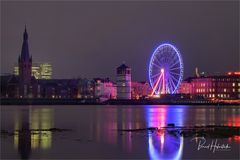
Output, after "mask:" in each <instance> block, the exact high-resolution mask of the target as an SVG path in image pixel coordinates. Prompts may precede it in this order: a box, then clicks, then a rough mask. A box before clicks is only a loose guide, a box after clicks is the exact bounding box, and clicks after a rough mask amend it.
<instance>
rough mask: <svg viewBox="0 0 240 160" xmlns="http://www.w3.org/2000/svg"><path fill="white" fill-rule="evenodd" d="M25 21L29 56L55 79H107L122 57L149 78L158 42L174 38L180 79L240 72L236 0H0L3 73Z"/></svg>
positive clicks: (136, 74)
mask: <svg viewBox="0 0 240 160" xmlns="http://www.w3.org/2000/svg"><path fill="white" fill-rule="evenodd" d="M25 24H26V25H27V29H28V33H29V52H30V55H32V58H33V62H49V63H51V64H52V66H53V77H54V78H74V77H86V78H93V77H110V78H111V79H115V76H116V67H117V66H119V65H120V64H121V63H122V62H123V61H125V62H126V64H127V65H128V66H130V67H131V68H132V79H133V80H147V72H148V65H149V60H150V58H151V54H152V52H153V51H154V50H155V48H156V47H157V46H158V45H159V44H161V43H163V42H170V43H172V44H174V45H175V46H176V47H177V48H178V49H179V51H180V52H181V54H182V57H183V63H184V77H185V78H186V77H188V76H192V75H193V72H194V69H195V67H199V70H200V71H206V72H209V73H214V72H222V73H224V72H227V71H232V70H239V68H240V66H239V63H240V62H239V2H238V1H231V2H227V1H220V2H212V1H211V2H207V1H204V2H190V1H189V2H187V1H184V2H163V1H159V2H143V1H139V2H107V1H102V2H93V1H92V2H81V1H79V2H77V1H75V2H74V1H72V2H63V1H59V2H44V1H43V2H30V1H29V2H28V1H26V2H13V1H12V2H11V1H10V2H7V1H5V2H2V1H1V73H12V72H13V66H14V63H16V62H17V60H18V56H19V55H20V53H21V45H22V34H23V31H24V26H25Z"/></svg>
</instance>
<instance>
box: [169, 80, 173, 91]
mask: <svg viewBox="0 0 240 160" xmlns="http://www.w3.org/2000/svg"><path fill="white" fill-rule="evenodd" d="M168 81H169V85H170V87H171V92H172V91H173V85H172V83H171V79H169V80H168Z"/></svg>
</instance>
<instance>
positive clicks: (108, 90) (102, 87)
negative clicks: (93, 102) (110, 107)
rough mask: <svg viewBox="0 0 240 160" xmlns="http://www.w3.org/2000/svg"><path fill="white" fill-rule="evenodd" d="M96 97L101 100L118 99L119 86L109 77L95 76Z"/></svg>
mask: <svg viewBox="0 0 240 160" xmlns="http://www.w3.org/2000/svg"><path fill="white" fill-rule="evenodd" d="M94 82H95V87H94V90H95V98H99V99H100V101H105V100H108V99H116V97H117V87H116V84H115V83H113V82H112V81H110V80H109V79H108V78H107V79H101V78H95V79H94Z"/></svg>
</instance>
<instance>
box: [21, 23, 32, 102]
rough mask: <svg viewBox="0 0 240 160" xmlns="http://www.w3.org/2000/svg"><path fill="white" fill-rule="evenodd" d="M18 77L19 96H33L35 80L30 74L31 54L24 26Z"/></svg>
mask: <svg viewBox="0 0 240 160" xmlns="http://www.w3.org/2000/svg"><path fill="white" fill-rule="evenodd" d="M18 68H19V76H18V77H19V78H18V84H19V85H18V87H19V88H18V89H19V97H20V98H31V97H34V96H35V95H34V93H35V89H36V83H34V82H36V81H35V77H33V76H32V56H30V54H29V49H28V33H27V29H26V26H25V30H24V33H23V44H22V51H21V54H20V56H19V58H18Z"/></svg>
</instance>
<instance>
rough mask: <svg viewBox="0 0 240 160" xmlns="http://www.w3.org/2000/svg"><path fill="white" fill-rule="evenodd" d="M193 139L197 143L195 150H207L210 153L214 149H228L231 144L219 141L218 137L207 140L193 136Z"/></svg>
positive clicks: (213, 151)
mask: <svg viewBox="0 0 240 160" xmlns="http://www.w3.org/2000/svg"><path fill="white" fill-rule="evenodd" d="M193 140H195V141H196V144H197V150H198V151H199V150H204V149H205V150H209V151H211V152H212V153H215V151H230V150H231V146H230V145H229V144H227V143H226V144H224V143H220V142H219V141H218V139H214V140H211V141H207V140H206V138H205V137H194V138H193V139H191V141H193Z"/></svg>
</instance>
